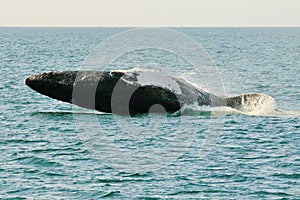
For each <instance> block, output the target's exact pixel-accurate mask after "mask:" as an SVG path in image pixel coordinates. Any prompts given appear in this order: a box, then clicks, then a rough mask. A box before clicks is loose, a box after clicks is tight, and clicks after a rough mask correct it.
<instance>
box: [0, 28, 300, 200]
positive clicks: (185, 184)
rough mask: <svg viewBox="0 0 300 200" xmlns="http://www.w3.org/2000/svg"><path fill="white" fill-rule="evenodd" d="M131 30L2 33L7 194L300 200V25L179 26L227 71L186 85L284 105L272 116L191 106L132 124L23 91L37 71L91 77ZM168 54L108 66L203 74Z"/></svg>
mask: <svg viewBox="0 0 300 200" xmlns="http://www.w3.org/2000/svg"><path fill="white" fill-rule="evenodd" d="M125 30H126V29H125V28H0V67H1V68H0V69H1V73H0V94H1V99H0V102H1V104H0V107H1V109H0V125H1V126H0V131H1V132H0V134H1V137H0V157H1V159H0V198H3V199H99V198H105V197H106V198H108V199H109V198H111V199H122V198H124V199H254V198H259V199H299V198H300V158H299V155H300V145H299V144H300V89H299V88H300V79H299V74H300V29H299V28H176V29H172V30H176V31H178V32H180V33H183V34H186V35H187V36H188V37H191V38H192V39H193V40H195V41H197V42H198V43H199V44H201V45H202V47H203V48H204V49H205V53H206V54H207V55H209V58H210V62H211V63H213V65H214V66H215V68H214V69H218V73H216V74H217V75H215V74H214V73H211V74H205V73H204V74H203V76H204V77H199V80H197V78H198V77H197V76H187V77H186V78H187V79H189V77H190V78H191V80H190V81H192V82H197V81H199V83H201V82H203V80H200V79H203V78H204V79H205V76H206V75H207V76H209V78H207V79H206V80H212V79H214V78H216V79H219V78H221V80H222V85H223V87H224V88H223V89H225V93H224V94H225V95H228V96H233V95H239V94H245V93H264V94H268V95H270V96H272V97H273V98H274V99H275V101H276V104H277V108H276V109H275V110H272V111H269V110H268V112H266V113H264V114H254V115H249V114H245V113H244V114H241V113H238V112H232V110H229V111H228V109H225V108H220V109H219V110H218V109H216V110H213V111H212V110H210V109H209V108H199V107H196V108H194V107H189V108H187V109H186V111H187V112H186V113H185V114H183V115H173V116H166V115H141V116H135V117H133V118H131V117H126V116H116V115H112V114H102V113H98V112H95V111H91V110H85V109H82V108H78V107H76V106H72V105H70V104H67V103H63V102H59V101H56V100H53V99H50V98H48V97H46V96H42V95H40V94H38V93H36V92H34V91H32V90H31V89H30V88H28V87H27V86H26V85H25V84H24V80H25V78H26V77H28V76H29V75H32V74H35V73H41V72H46V71H63V70H77V69H82V63H83V62H84V61H85V60H86V58H87V57H88V56H89V55H91V54H92V53H93V51H94V50H95V48H96V47H97V45H98V44H99V43H100V42H103V41H105V40H107V39H108V38H110V37H111V36H113V35H115V34H118V33H120V32H122V31H125ZM146 39H147V38H145V40H146ZM160 51H161V50H157V51H152V50H149V49H146V50H137V51H135V52H128V53H126V54H124V55H123V57H119V58H118V59H117V60H116V61H115V62H114V63H112V65H111V66H110V68H111V69H130V68H133V67H138V68H149V67H151V66H156V67H158V68H159V67H161V66H164V67H165V68H164V70H165V71H167V72H169V73H170V74H172V75H182V74H183V73H184V72H185V71H188V72H193V69H191V67H190V65H188V64H186V63H185V62H184V61H183V59H182V58H178V57H176V56H175V57H172V56H170V55H167V54H166V53H165V52H160ZM108 54H109V52H108ZM201 56H202V55H201ZM199 57H200V55H199ZM99 59H100V58H99ZM170 63H171V64H170ZM168 64H169V65H168ZM202 67H206V66H202ZM99 69H101V66H100V67H99ZM210 72H211V71H210ZM213 72H214V71H213ZM196 75H197V74H196ZM214 76H216V77H214ZM204 82H205V81H204ZM203 87H205V84H204V85H203Z"/></svg>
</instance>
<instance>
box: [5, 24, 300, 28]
mask: <svg viewBox="0 0 300 200" xmlns="http://www.w3.org/2000/svg"><path fill="white" fill-rule="evenodd" d="M0 27H1V28H26V27H27V28H300V25H295V26H294V25H293V26H275V25H267V26H262V25H251V26H239V25H233V26H229V25H224V26H218V25H217V26H216V25H212V26H190V25H175V26H174V25H171V26H162V25H157V26H156V25H151V26H143V25H142V26H135V25H133V26H127V25H121V26H120V25H109V26H101V25H0Z"/></svg>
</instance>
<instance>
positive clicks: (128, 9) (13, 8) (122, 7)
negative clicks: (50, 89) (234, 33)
mask: <svg viewBox="0 0 300 200" xmlns="http://www.w3.org/2000/svg"><path fill="white" fill-rule="evenodd" d="M0 26H131V27H133V26H134V27H139V26H147V27H148V26H162V27H171V26H196V27H198V26H199V27H201V26H297V27H299V26H300V0H107V1H104V0H0Z"/></svg>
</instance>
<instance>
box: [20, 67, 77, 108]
mask: <svg viewBox="0 0 300 200" xmlns="http://www.w3.org/2000/svg"><path fill="white" fill-rule="evenodd" d="M76 75H77V71H68V72H47V73H42V74H35V75H32V76H29V77H28V78H27V79H26V80H25V84H26V85H27V86H29V87H30V88H31V89H33V90H35V91H37V92H39V93H41V94H43V95H46V96H48V97H51V98H54V99H57V100H60V101H64V102H68V103H71V101H72V91H73V84H74V82H75V79H76Z"/></svg>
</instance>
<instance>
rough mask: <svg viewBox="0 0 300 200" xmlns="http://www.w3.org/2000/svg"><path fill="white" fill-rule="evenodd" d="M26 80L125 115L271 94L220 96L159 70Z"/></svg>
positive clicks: (239, 103) (237, 102) (237, 104)
mask: <svg viewBox="0 0 300 200" xmlns="http://www.w3.org/2000/svg"><path fill="white" fill-rule="evenodd" d="M25 83H26V85H28V86H29V87H30V88H31V89H33V90H35V91H37V92H39V93H41V94H43V95H46V96H48V97H51V98H53V99H57V100H60V101H63V102H68V103H72V104H75V105H77V106H80V107H83V108H88V109H94V110H98V111H101V112H106V113H116V114H121V115H132V114H144V113H149V110H150V109H151V112H155V113H174V112H177V111H179V110H180V109H181V107H182V106H184V105H192V104H195V103H196V104H197V105H199V106H212V107H218V106H226V107H231V108H235V109H238V110H239V109H242V107H243V105H245V104H251V102H252V104H255V103H259V99H262V98H266V97H270V96H268V95H264V94H243V95H240V96H235V97H223V96H217V95H214V94H211V93H209V92H207V91H205V90H203V89H201V88H199V87H197V86H195V85H194V84H191V83H189V82H188V81H186V80H184V79H181V78H175V77H171V76H167V75H164V74H162V73H161V72H158V71H62V72H47V73H42V74H36V75H32V76H29V77H28V78H27V79H26V81H25ZM253 99H255V101H253ZM253 102H255V103H253ZM155 105H160V106H155ZM255 106H256V105H255Z"/></svg>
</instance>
